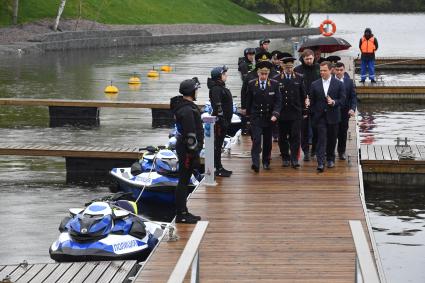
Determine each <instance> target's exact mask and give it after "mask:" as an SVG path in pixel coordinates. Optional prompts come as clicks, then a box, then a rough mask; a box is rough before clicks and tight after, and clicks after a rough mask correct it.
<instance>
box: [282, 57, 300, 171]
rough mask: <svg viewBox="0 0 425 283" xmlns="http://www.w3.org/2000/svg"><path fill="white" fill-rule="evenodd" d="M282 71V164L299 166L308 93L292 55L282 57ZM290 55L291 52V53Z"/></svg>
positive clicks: (284, 165)
mask: <svg viewBox="0 0 425 283" xmlns="http://www.w3.org/2000/svg"><path fill="white" fill-rule="evenodd" d="M283 55H285V54H283V53H282V54H281V56H279V60H280V61H281V69H282V72H281V74H280V76H279V77H278V78H276V79H277V80H278V81H279V88H280V93H281V94H282V109H281V111H280V116H279V148H280V153H281V156H282V166H283V167H288V166H289V165H291V166H292V167H293V168H299V167H300V164H299V162H298V159H299V151H300V140H301V119H302V115H303V110H304V109H305V108H307V106H308V100H307V95H306V92H305V89H304V85H303V81H302V77H301V76H299V75H297V74H295V73H294V61H295V58H293V57H292V56H289V57H282V56H283ZM289 55H290V54H289Z"/></svg>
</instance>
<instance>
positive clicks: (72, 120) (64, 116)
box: [0, 98, 203, 128]
mask: <svg viewBox="0 0 425 283" xmlns="http://www.w3.org/2000/svg"><path fill="white" fill-rule="evenodd" d="M0 105H3V106H46V107H49V116H50V127H61V126H65V125H77V126H78V125H85V126H99V124H100V119H99V112H100V109H99V108H103V107H109V108H139V109H141V108H144V109H146V108H147V109H151V111H152V127H154V128H157V127H171V126H172V125H174V118H173V116H172V114H171V111H170V105H169V103H164V102H149V103H147V102H141V101H103V100H67V99H32V98H0ZM202 106H203V105H199V107H202Z"/></svg>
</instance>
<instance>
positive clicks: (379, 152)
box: [373, 145, 384, 160]
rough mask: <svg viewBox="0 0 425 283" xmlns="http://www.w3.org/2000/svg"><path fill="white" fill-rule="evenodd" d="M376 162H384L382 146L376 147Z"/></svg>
mask: <svg viewBox="0 0 425 283" xmlns="http://www.w3.org/2000/svg"><path fill="white" fill-rule="evenodd" d="M373 147H374V149H375V156H376V160H384V156H383V154H382V147H381V146H380V145H374V146H373Z"/></svg>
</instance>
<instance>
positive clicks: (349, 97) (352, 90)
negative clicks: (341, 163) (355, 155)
mask: <svg viewBox="0 0 425 283" xmlns="http://www.w3.org/2000/svg"><path fill="white" fill-rule="evenodd" d="M335 78H336V79H337V80H340V81H341V82H342V83H343V84H344V86H345V95H346V97H345V103H344V104H343V105H341V123H339V129H338V148H337V149H338V150H337V151H338V157H339V159H340V160H345V159H346V158H347V156H346V154H345V149H346V145H347V131H348V122H349V120H350V117H354V116H355V113H356V108H357V95H356V87H355V85H354V83H353V80H352V79H351V78H350V76H349V75H348V74H347V73H346V72H345V66H344V63H342V62H337V63H336V64H335Z"/></svg>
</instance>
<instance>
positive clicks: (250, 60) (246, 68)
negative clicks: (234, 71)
mask: <svg viewBox="0 0 425 283" xmlns="http://www.w3.org/2000/svg"><path fill="white" fill-rule="evenodd" d="M243 55H244V56H243V57H240V58H239V60H238V71H239V72H240V73H241V79H242V81H243V80H244V79H245V78H246V76H247V75H248V73H249V72H251V71H252V70H254V68H255V62H254V59H255V48H245V50H244V51H243Z"/></svg>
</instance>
